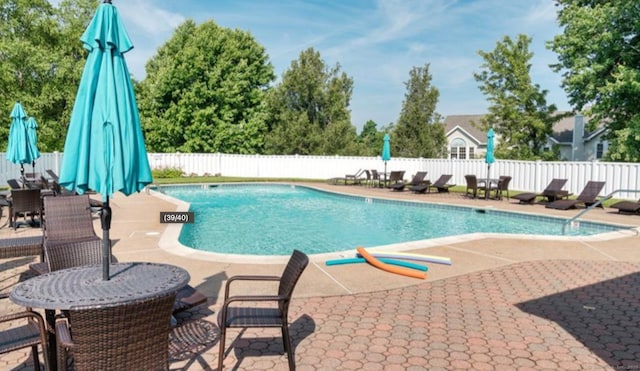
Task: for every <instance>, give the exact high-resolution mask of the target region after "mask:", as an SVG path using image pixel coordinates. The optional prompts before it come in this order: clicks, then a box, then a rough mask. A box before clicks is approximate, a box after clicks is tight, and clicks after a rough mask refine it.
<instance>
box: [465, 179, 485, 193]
mask: <svg viewBox="0 0 640 371" xmlns="http://www.w3.org/2000/svg"><path fill="white" fill-rule="evenodd" d="M464 179H465V181H466V182H467V189H466V190H465V196H470V197H472V198H477V197H478V192H486V189H485V187H479V186H478V178H477V177H476V176H475V175H465V176H464Z"/></svg>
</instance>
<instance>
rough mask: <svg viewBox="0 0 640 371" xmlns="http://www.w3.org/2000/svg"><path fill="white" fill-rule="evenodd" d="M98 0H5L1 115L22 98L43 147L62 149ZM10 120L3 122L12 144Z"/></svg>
mask: <svg viewBox="0 0 640 371" xmlns="http://www.w3.org/2000/svg"><path fill="white" fill-rule="evenodd" d="M98 4H99V2H98V1H93V2H89V1H86V0H84V1H83V0H65V1H62V2H61V3H60V5H59V7H57V8H55V7H53V6H52V5H51V4H49V2H48V1H46V0H29V1H27V0H0V102H2V105H1V106H0V115H1V117H3V118H6V119H7V120H8V117H9V114H10V111H11V108H12V107H13V104H14V102H16V101H21V102H22V104H23V106H24V107H25V110H26V111H27V114H29V115H30V116H33V117H34V118H35V119H36V121H37V122H38V125H39V129H38V130H39V143H38V145H39V148H40V150H41V151H43V152H47V151H56V150H62V148H63V146H64V140H65V135H64V133H66V130H67V125H68V122H69V117H70V115H71V110H72V108H73V102H74V100H75V94H76V90H77V88H78V83H79V81H80V76H81V74H82V69H83V67H84V60H85V58H86V55H87V52H86V50H84V49H83V48H82V44H81V42H80V36H81V35H82V33H83V32H84V29H85V27H86V26H87V24H88V23H89V21H90V20H91V16H92V15H93V13H94V12H95V9H96V7H97V6H98ZM8 128H9V125H0V146H2V147H3V148H6V142H7V137H8Z"/></svg>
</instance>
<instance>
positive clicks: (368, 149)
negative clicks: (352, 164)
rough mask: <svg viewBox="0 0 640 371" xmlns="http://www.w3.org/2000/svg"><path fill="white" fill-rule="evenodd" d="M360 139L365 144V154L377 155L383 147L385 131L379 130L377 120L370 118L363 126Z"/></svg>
mask: <svg viewBox="0 0 640 371" xmlns="http://www.w3.org/2000/svg"><path fill="white" fill-rule="evenodd" d="M358 139H359V141H360V143H362V146H363V153H362V154H363V155H365V156H377V155H379V154H380V151H381V149H382V141H383V139H384V131H378V129H377V124H376V123H375V121H373V120H369V121H367V122H365V124H364V126H363V127H362V131H361V132H360V135H359V136H358Z"/></svg>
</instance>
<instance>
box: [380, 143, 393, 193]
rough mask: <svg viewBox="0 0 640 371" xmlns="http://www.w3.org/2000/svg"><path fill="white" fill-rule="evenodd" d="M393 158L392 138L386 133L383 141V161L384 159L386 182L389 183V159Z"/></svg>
mask: <svg viewBox="0 0 640 371" xmlns="http://www.w3.org/2000/svg"><path fill="white" fill-rule="evenodd" d="M389 160H391V138H390V137H389V134H385V135H384V142H383V143H382V161H384V182H385V185H386V184H387V161H389Z"/></svg>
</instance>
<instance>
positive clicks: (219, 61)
mask: <svg viewBox="0 0 640 371" xmlns="http://www.w3.org/2000/svg"><path fill="white" fill-rule="evenodd" d="M146 72H147V76H146V78H145V79H144V80H143V81H141V82H140V84H139V88H140V89H139V106H140V112H141V121H142V126H143V130H144V132H145V136H146V143H147V146H148V149H149V150H150V151H157V152H173V151H181V152H209V153H211V152H223V153H245V154H246V153H260V152H262V150H263V146H264V134H265V132H266V129H267V126H266V124H265V117H266V116H265V108H266V106H265V105H264V104H263V100H264V95H265V92H266V89H267V87H268V85H269V84H270V83H271V82H272V81H273V80H274V78H275V75H274V73H273V66H272V65H271V64H270V63H269V62H268V56H267V55H266V53H265V49H264V47H262V46H261V45H259V44H258V43H257V42H256V41H255V39H254V38H253V37H252V36H251V34H250V33H248V32H245V31H241V30H231V29H226V28H222V27H219V26H217V25H216V24H215V23H214V22H213V21H207V22H205V23H202V24H201V25H199V26H198V25H196V24H195V22H194V21H193V20H187V21H185V22H184V23H183V24H182V25H180V26H179V27H178V28H177V29H176V31H175V33H174V35H173V36H172V38H171V39H170V40H169V41H167V42H166V43H165V44H164V45H163V46H162V47H160V48H159V49H158V52H157V54H156V55H155V56H153V57H152V58H151V60H149V61H148V62H147V65H146Z"/></svg>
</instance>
